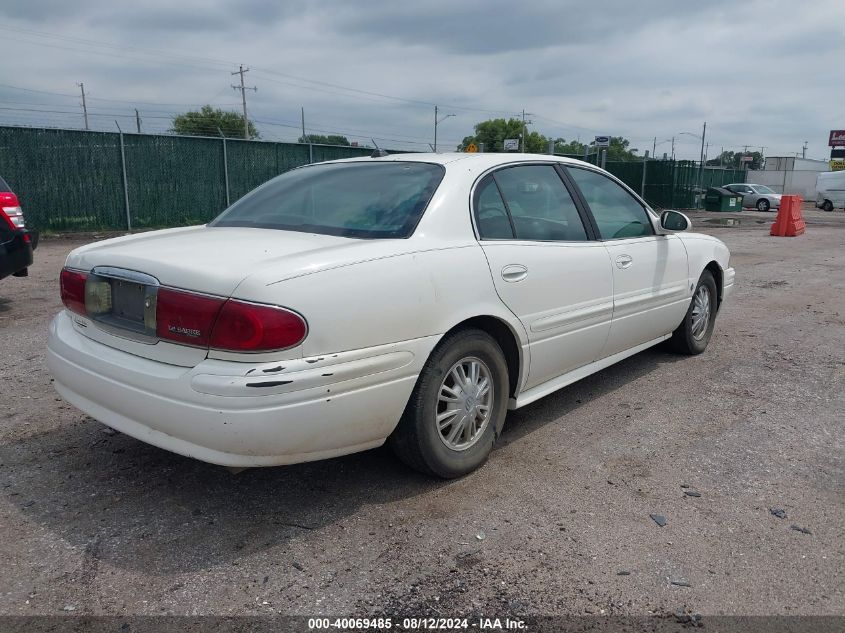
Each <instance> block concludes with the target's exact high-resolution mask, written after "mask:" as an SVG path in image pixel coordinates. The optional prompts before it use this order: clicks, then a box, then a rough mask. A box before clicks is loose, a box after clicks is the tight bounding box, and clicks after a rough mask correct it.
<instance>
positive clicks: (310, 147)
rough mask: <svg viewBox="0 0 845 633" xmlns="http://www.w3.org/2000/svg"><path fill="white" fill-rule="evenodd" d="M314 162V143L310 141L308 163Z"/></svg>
mask: <svg viewBox="0 0 845 633" xmlns="http://www.w3.org/2000/svg"><path fill="white" fill-rule="evenodd" d="M313 163H314V143H308V164H309V165H312V164H313Z"/></svg>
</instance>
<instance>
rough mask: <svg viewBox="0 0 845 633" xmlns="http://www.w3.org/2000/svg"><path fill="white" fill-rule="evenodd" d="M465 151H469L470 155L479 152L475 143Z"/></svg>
mask: <svg viewBox="0 0 845 633" xmlns="http://www.w3.org/2000/svg"><path fill="white" fill-rule="evenodd" d="M464 151H467V152H469V153H470V154H475V152H477V151H478V147H477V146H476V145H475V143H470V144H469V145H467V148H466V150H464Z"/></svg>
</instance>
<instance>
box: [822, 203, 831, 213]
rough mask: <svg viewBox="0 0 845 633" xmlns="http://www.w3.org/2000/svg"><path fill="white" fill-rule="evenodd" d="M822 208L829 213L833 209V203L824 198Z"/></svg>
mask: <svg viewBox="0 0 845 633" xmlns="http://www.w3.org/2000/svg"><path fill="white" fill-rule="evenodd" d="M822 209H824V210H825V211H827V212H828V213H830V212H831V211H833V203H832V202H831V201H830V200H825V201H824V204H823V205H822Z"/></svg>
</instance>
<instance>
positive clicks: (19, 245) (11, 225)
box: [0, 178, 38, 279]
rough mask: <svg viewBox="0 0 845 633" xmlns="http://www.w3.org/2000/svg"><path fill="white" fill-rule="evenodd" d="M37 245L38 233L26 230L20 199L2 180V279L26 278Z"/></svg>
mask: <svg viewBox="0 0 845 633" xmlns="http://www.w3.org/2000/svg"><path fill="white" fill-rule="evenodd" d="M37 245H38V233H36V232H34V231H28V230H27V229H26V224H25V223H24V219H23V211H22V210H21V203H20V201H19V200H18V197H17V196H16V195H15V194H14V192H13V191H12V190H11V189H10V188H9V185H8V184H6V181H5V180H3V179H2V178H0V279H2V278H3V277H8V276H9V275H14V276H15V277H26V276H27V274H28V270H27V269H28V267H29V266H31V265H32V251H33V250H35V247H36V246H37Z"/></svg>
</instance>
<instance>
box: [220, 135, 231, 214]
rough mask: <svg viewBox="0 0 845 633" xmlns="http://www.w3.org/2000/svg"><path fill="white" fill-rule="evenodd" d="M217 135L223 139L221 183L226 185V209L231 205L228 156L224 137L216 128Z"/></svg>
mask: <svg viewBox="0 0 845 633" xmlns="http://www.w3.org/2000/svg"><path fill="white" fill-rule="evenodd" d="M217 133H218V134H220V137H221V138H222V139H223V182H224V184H225V185H226V206H227V207H228V206H229V204H231V203H230V202H229V156H228V154H227V153H226V135H225V134H223V131H222V130H221V129H220V128H217Z"/></svg>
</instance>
